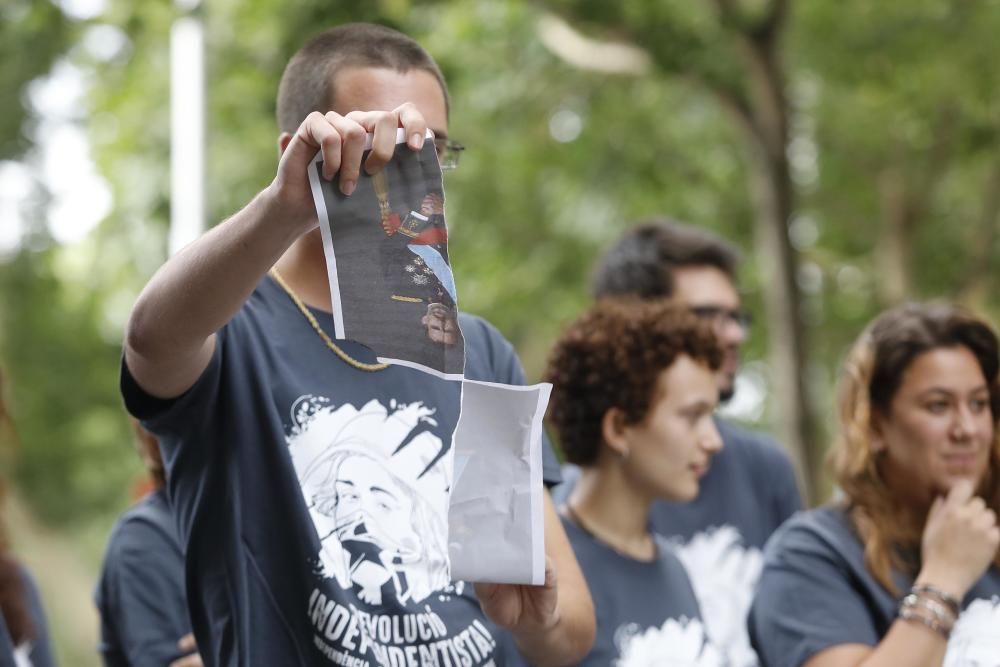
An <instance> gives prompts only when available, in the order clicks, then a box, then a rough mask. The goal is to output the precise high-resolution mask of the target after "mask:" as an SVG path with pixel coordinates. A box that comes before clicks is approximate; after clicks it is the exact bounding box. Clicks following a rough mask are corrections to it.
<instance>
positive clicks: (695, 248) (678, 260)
mask: <svg viewBox="0 0 1000 667" xmlns="http://www.w3.org/2000/svg"><path fill="white" fill-rule="evenodd" d="M739 261H740V255H739V252H738V251H737V250H736V249H735V248H734V247H733V246H731V245H730V244H729V243H727V242H726V241H724V240H722V239H721V238H719V237H718V236H716V235H715V234H712V233H711V232H708V231H705V230H704V229H700V228H698V227H693V226H691V225H685V224H682V223H679V222H677V221H675V220H671V219H669V218H663V217H659V218H649V219H646V220H643V221H642V222H640V223H638V224H637V225H636V226H635V227H633V228H632V229H630V230H628V231H627V232H625V235H624V236H622V238H621V239H620V240H619V241H618V243H616V244H615V245H614V246H613V247H612V248H611V249H610V250H609V251H608V252H607V253H606V254H605V255H604V256H603V257H602V258H601V259H600V261H599V262H598V263H597V266H596V267H595V269H594V274H593V281H592V292H593V295H594V297H595V298H605V297H620V296H636V297H639V298H641V299H655V298H670V297H671V296H673V291H674V281H673V277H672V273H673V270H674V269H677V268H681V267H692V266H711V267H714V268H717V269H719V270H720V271H722V272H723V273H725V274H726V275H727V276H729V278H730V279H732V280H734V281H735V279H736V269H737V267H738V266H739Z"/></svg>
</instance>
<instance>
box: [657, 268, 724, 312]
mask: <svg viewBox="0 0 1000 667" xmlns="http://www.w3.org/2000/svg"><path fill="white" fill-rule="evenodd" d="M670 275H671V279H672V280H673V297H674V298H675V299H677V300H678V301H680V302H682V303H685V304H687V305H690V306H709V305H712V306H716V305H717V306H726V307H736V306H738V305H739V304H740V294H739V292H738V291H737V290H736V285H735V284H734V283H733V280H732V278H730V277H729V275H728V274H727V273H726V272H725V271H723V270H721V269H719V268H718V267H715V266H711V265H707V264H705V265H696V266H680V267H677V268H675V269H674V270H673V271H672V272H671V274H670Z"/></svg>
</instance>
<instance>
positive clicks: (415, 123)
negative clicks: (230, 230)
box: [269, 102, 427, 230]
mask: <svg viewBox="0 0 1000 667" xmlns="http://www.w3.org/2000/svg"><path fill="white" fill-rule="evenodd" d="M400 127H402V128H403V129H404V130H405V132H406V136H407V137H408V139H407V146H409V148H410V149H411V150H414V151H418V150H420V149H421V148H422V147H423V145H424V135H425V133H426V132H427V123H426V121H425V120H424V117H423V116H422V115H421V114H420V112H419V111H417V108H416V107H415V106H413V104H411V103H409V102H406V103H405V104H402V105H400V106H398V107H396V108H395V109H393V110H392V111H352V112H350V113H349V114H347V115H346V116H341V115H340V114H338V113H336V112H334V111H330V112H328V113H326V114H321V113H319V112H318V111H314V112H312V113H311V114H309V115H308V116H307V117H306V119H305V120H304V121H302V124H301V125H299V128H298V129H297V130H296V131H295V134H294V135H292V136H291V137H290V138H289V139H287V144H286V143H285V141H284V140H283V141H282V144H283V145H285V148H284V151H283V152H282V155H281V160H280V161H279V162H278V173H277V175H276V176H275V179H274V182H273V183H272V184H271V186H270V188H269V189H270V190H271V191H272V193H273V195H274V197H275V199H276V200H277V201H278V202H279V204H280V206H281V210H282V211H283V212H284V215H285V219H286V220H290V221H293V224H297V225H302V227H303V228H304V229H305V230H309V229H312V228H313V227H315V226H316V224H318V223H317V220H316V209H315V207H314V205H313V198H312V193H311V191H310V189H309V176H308V173H307V169H308V167H309V163H310V162H312V160H313V158H314V157H315V156H316V153H317V152H320V153H322V160H323V172H322V176H323V178H325V179H327V180H331V179H333V177H334V176H335V175H337V176H338V178H339V186H340V191H341V192H342V193H344V194H345V195H350V194H351V193H352V192H354V188H355V187H357V184H358V178H359V177H360V174H361V166H362V165H361V157H362V154H363V153H364V149H365V138H366V136H367V135H368V134H371V135H372V149H371V152H370V153H369V154H368V159H367V160H365V163H364V168H365V172H366V173H368V174H373V173H375V172H377V171H378V170H379V169H381V168H382V167H383V166H385V164H386V163H387V162H388V161H389V160H391V159H392V154H393V152H394V151H395V149H396V130H397V128H400ZM284 136H285V137H288V135H287V134H286V135H284Z"/></svg>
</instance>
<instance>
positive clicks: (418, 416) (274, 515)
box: [122, 277, 558, 667]
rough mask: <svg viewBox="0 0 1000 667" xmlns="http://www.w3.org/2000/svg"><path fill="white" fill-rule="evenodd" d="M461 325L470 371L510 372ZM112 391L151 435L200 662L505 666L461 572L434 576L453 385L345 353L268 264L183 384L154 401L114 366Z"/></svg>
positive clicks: (504, 358) (487, 331) (479, 326)
mask: <svg viewBox="0 0 1000 667" xmlns="http://www.w3.org/2000/svg"><path fill="white" fill-rule="evenodd" d="M314 314H315V315H316V317H317V319H318V320H319V321H320V322H321V325H322V326H323V327H324V328H325V330H326V332H327V333H328V334H330V335H331V336H332V330H333V325H332V321H331V318H330V316H329V314H324V313H319V312H316V313H314ZM462 325H463V330H465V332H466V334H465V335H466V341H467V342H466V345H467V355H468V366H467V370H466V374H467V376H468V377H470V378H472V379H480V380H491V381H494V382H508V383H512V382H516V381H517V380H518V378H517V377H504V376H503V373H502V372H499V371H503V372H507V373H508V374H512V375H516V373H517V372H519V371H520V368H519V365H517V363H516V359H515V358H513V355H512V353H511V354H510V355H508V354H507V353H508V352H509V349H508V348H509V346H508V345H507V344H506V342H505V341H502V338H500V337H498V335H495V333H494V332H495V330H492V328H490V327H488V325H486V324H485V323H482V322H481V321H478V320H474V319H470V318H463V319H462ZM466 327H468V328H467V329H466ZM477 336H478V337H479V342H475V339H476V337H477ZM338 344H339V345H340V346H341V347H342V348H343V349H344V350H345V351H346V352H347V353H348V354H349V355H351V356H352V357H354V358H355V359H357V360H359V361H363V362H372V361H374V357H373V355H372V354H371V352H370V350H368V349H367V348H364V347H363V346H361V345H358V344H356V343H353V342H351V341H341V342H339V343H338ZM482 372H489V373H491V374H490V375H488V376H486V377H477V376H478V375H479V373H482ZM122 391H123V394H124V396H125V400H126V404H127V405H128V407H129V410H130V411H131V412H132V413H133V414H134V415H136V416H137V417H139V418H140V419H142V420H143V421H144V423H145V424H146V425H147V427H148V428H149V429H150V430H151V431H152V432H153V433H155V434H157V435H158V436H159V437H160V446H161V450H162V452H163V455H164V462H165V465H166V468H167V478H168V495H169V498H170V505H171V508H172V510H173V512H174V515H175V520H176V522H177V526H178V534H179V538H180V540H181V543H182V544H184V545H186V552H185V557H186V562H185V572H186V584H187V598H188V604H189V612H190V617H191V622H192V626H193V628H194V632H195V636H196V638H197V640H198V648H199V651H200V653H201V654H202V656H203V658H204V659H205V662H206V664H208V665H225V666H227V667H228V666H231V665H272V664H273V665H279V664H280V665H323V666H327V665H364V664H371V665H376V664H392V665H395V664H414V663H415V664H420V665H423V664H454V665H459V664H463V665H492V664H498V665H502V664H503V662H504V661H503V653H502V646H500V645H499V644H498V642H497V639H496V636H497V633H498V630H497V629H496V628H495V627H494V626H493V625H492V624H491V623H490V622H489V621H488V620H487V619H486V618H485V616H484V614H483V613H482V610H481V609H480V607H479V603H478V601H476V599H475V597H474V595H473V593H472V590H471V586H467V585H465V584H462V583H455V584H452V583H450V582H449V581H448V578H447V570H446V565H445V563H446V561H445V558H446V555H447V545H446V543H445V539H444V536H445V526H446V520H447V489H448V487H449V484H450V478H451V471H450V467H449V461H450V458H449V457H447V456H446V454H447V453H448V450H449V449H450V447H451V434H452V433H453V431H454V427H455V423H456V421H457V418H458V406H459V400H458V396H459V395H458V392H459V385H458V384H457V383H455V382H448V381H446V380H441V379H439V378H436V377H433V376H430V375H428V374H426V373H421V372H419V371H415V370H413V369H410V368H407V367H402V366H390V367H389V368H387V369H384V370H381V371H377V372H367V371H365V370H362V369H360V368H357V367H355V366H353V365H350V364H348V363H345V362H344V361H342V360H341V359H340V358H339V357H338V356H337V355H335V354H334V353H333V352H332V351H331V350H330V349H328V348H327V347H326V345H325V344H324V343H323V341H322V340H321V339H320V338H319V337H318V336H317V335H316V332H315V331H313V330H312V328H311V327H310V325H309V324H308V323H307V322H306V320H305V318H303V316H302V314H301V313H300V312H299V311H298V309H297V308H296V307H295V305H294V304H293V303H292V302H291V301H290V300H289V298H288V297H287V295H286V294H285V293H284V292H283V291H282V290H281V289H280V288H279V287H278V286H277V285H276V284H275V283H274V282H273V280H271V279H270V278H269V277H267V278H265V279H264V280H263V281H262V282H261V283H260V284H259V285H258V287H257V289H256V290H255V291H254V293H253V295H252V296H251V297H250V299H249V300H248V302H247V303H246V304H245V305H244V306H243V308H242V309H241V310H240V312H239V313H238V314H237V315H236V317H234V318H233V320H232V321H230V322H229V323H228V324H227V325H226V326H225V327H223V329H222V330H221V331H220V332H219V333H218V338H217V345H216V349H215V353H214V355H213V357H212V360H211V362H210V363H209V366H208V368H207V369H206V370H205V372H204V374H203V375H202V377H201V378H199V380H198V381H197V382H196V383H195V385H194V386H193V387H192V388H191V389H190V390H189V391H188V392H187V393H185V394H184V395H183V396H181V397H180V398H178V399H175V400H173V401H161V400H157V399H155V398H153V397H151V396H149V395H147V394H145V393H144V392H143V391H142V390H141V389H140V388H139V387H138V386H137V385H136V384H135V382H134V381H133V380H132V379H131V377H130V376H129V374H128V371H127V368H124V367H123V374H122ZM549 460H550V465H551V461H553V459H551V458H550V459H549ZM552 472H554V471H553V470H552V468H550V476H552ZM554 481H558V480H557V479H550V482H554ZM262 629H265V630H262Z"/></svg>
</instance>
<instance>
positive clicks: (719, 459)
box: [556, 217, 802, 667]
mask: <svg viewBox="0 0 1000 667" xmlns="http://www.w3.org/2000/svg"><path fill="white" fill-rule="evenodd" d="M739 263H740V255H739V253H738V251H737V250H736V249H735V248H734V247H733V246H732V245H730V244H729V243H728V242H726V241H725V240H723V239H721V238H719V237H718V236H716V235H715V234H712V233H711V232H708V231H706V230H704V229H700V228H698V227H695V226H691V225H685V224H681V223H678V222H676V221H674V220H671V219H669V218H664V217H656V218H650V219H647V220H645V221H643V222H640V223H637V224H636V225H635V226H633V227H632V228H631V229H629V230H628V231H626V232H625V233H624V234H623V235H622V237H621V238H620V239H619V240H618V241H617V243H615V245H613V246H612V247H611V248H610V249H609V250H608V251H607V252H606V253H605V254H604V256H603V257H602V258H601V259H600V260H599V261H598V262H597V264H596V265H595V269H594V274H593V285H592V291H593V295H594V297H595V298H597V299H602V298H603V299H621V298H635V297H638V298H640V299H644V300H669V301H671V302H673V303H676V304H679V305H680V306H682V307H684V308H687V309H688V310H689V311H690V312H691V313H693V314H694V315H695V316H697V317H698V318H699V319H701V320H703V321H705V322H707V323H709V324H711V326H712V329H713V330H714V332H715V335H716V338H717V340H718V342H719V345H720V347H721V348H722V363H721V366H720V368H719V369H718V371H717V373H716V380H717V383H718V387H719V395H720V399H721V401H722V402H725V401H727V400H729V399H730V398H732V397H733V395H734V393H735V391H736V374H737V371H738V370H739V364H740V352H741V349H742V347H743V345H744V343H745V342H746V341H747V338H748V335H749V326H750V319H751V318H750V315H749V313H747V312H746V311H745V310H744V309H743V307H742V303H741V298H740V293H739V291H738V289H737V283H736V274H737V271H738V269H739ZM715 425H716V427H717V428H718V430H719V433H720V434H721V436H722V441H723V443H724V445H725V446H724V447H723V449H722V451H721V452H719V454H718V455H717V456H716V457H715V459H714V460H713V462H712V466H711V467H710V468H709V470H708V472H707V473H706V474H705V476H704V478H703V479H702V480H701V485H700V490H699V492H698V495H697V497H696V498H694V499H693V500H690V502H683V501H682V502H676V501H657V502H655V503H654V504H653V507H652V509H651V510H650V525H651V527H652V529H653V531H654V532H656V533H659V534H661V535H664V536H666V537H668V538H670V539H672V540H674V541H676V542H677V543H679V544H680V549H679V551H678V554H679V556H680V558H681V560H682V561H683V563H684V565H685V566H686V567H687V568H688V573H689V575H690V576H691V579H692V582H693V584H694V589H695V593H696V594H697V595H698V601H699V603H700V605H701V609H702V613H703V615H704V618H705V623H706V626H707V630H708V632H709V634H710V636H711V638H712V640H713V642H714V643H715V644H716V645H717V646H719V647H721V648H722V649H724V650H725V652H726V654H727V659H728V660H729V662H730V663H731V664H732V665H733V667H752V666H753V665H755V664H757V657H756V655H755V654H754V651H753V649H752V648H751V646H750V639H749V637H748V635H747V631H746V615H747V612H748V611H749V609H750V602H751V600H752V598H753V588H754V585H755V584H756V581H757V577H758V575H759V573H760V568H761V563H762V560H763V559H762V555H761V550H762V549H763V547H764V544H765V543H766V542H767V540H768V538H769V537H770V536H771V534H772V533H773V532H774V531H775V530H777V528H778V527H779V526H780V525H781V524H782V523H783V522H784V521H785V520H786V519H787V518H788V517H790V516H791V515H792V514H793V513H795V512H796V511H797V510H799V509H801V507H802V499H801V497H800V495H799V489H798V483H797V480H796V477H795V469H794V467H793V465H792V462H791V459H790V458H789V456H788V454H787V453H786V452H785V451H784V449H782V447H781V446H780V445H778V443H776V442H775V441H774V440H773V439H772V438H771V437H769V436H767V435H764V434H762V433H756V432H752V431H749V430H747V429H745V428H742V427H740V426H737V425H736V424H734V423H732V422H730V421H728V420H726V419H721V418H718V417H716V419H715ZM578 475H579V471H578V470H577V469H576V467H575V466H573V465H567V466H565V467H564V469H563V479H564V480H566V481H565V483H564V484H563V485H562V486H560V487H558V490H557V494H556V497H557V499H558V500H565V499H566V498H567V497H569V494H570V493H571V491H572V488H573V483H574V480H575V479H576V478H577V476H578ZM623 519H624V517H623Z"/></svg>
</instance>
